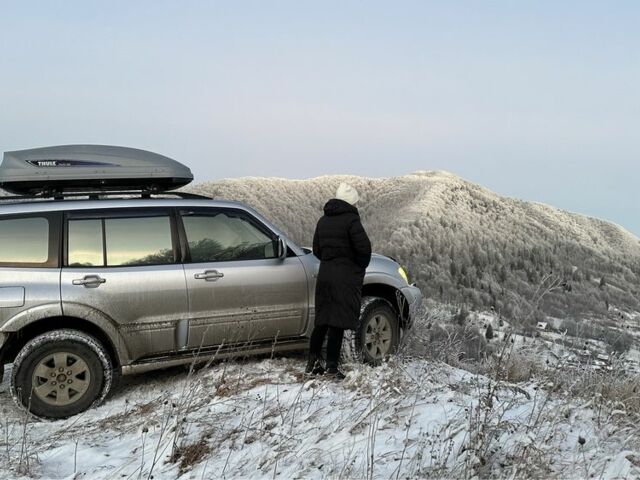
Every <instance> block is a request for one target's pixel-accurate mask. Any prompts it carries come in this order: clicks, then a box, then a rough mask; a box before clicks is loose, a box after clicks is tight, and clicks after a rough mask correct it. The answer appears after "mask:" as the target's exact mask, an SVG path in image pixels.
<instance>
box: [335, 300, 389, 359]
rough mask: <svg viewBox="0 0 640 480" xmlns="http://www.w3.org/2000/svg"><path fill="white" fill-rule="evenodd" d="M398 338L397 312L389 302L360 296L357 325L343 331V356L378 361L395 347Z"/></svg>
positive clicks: (343, 357) (344, 357)
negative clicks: (353, 328)
mask: <svg viewBox="0 0 640 480" xmlns="http://www.w3.org/2000/svg"><path fill="white" fill-rule="evenodd" d="M376 331H377V334H378V335H377V336H375V335H376ZM371 335H374V337H373V338H372V337H371ZM399 339H400V326H399V322H398V314H397V313H396V311H395V310H394V309H393V307H392V306H391V304H390V303H389V302H388V301H387V300H386V299H384V298H380V297H363V298H362V306H361V307H360V318H359V320H358V325H357V326H356V329H355V330H347V331H345V332H344V340H343V341H342V354H341V357H342V360H343V361H347V362H362V363H368V364H370V365H379V364H381V363H382V362H383V361H384V359H385V358H387V357H388V356H389V355H391V354H393V353H394V352H395V351H396V348H397V346H398V342H399ZM367 340H371V341H370V342H368V341H367Z"/></svg>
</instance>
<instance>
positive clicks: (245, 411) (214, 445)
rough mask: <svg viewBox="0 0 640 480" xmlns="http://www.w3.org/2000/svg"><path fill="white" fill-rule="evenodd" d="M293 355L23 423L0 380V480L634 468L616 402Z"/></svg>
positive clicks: (203, 373) (506, 473)
mask: <svg viewBox="0 0 640 480" xmlns="http://www.w3.org/2000/svg"><path fill="white" fill-rule="evenodd" d="M302 367H303V359H302V358H301V357H296V356H291V357H285V358H276V359H248V360H246V361H236V362H226V363H218V364H214V365H212V366H210V367H208V368H204V369H202V370H199V371H196V372H195V373H194V374H189V372H188V371H186V370H184V369H178V370H171V371H167V372H160V373H153V374H146V375H143V376H137V377H128V378H125V379H123V381H122V383H121V385H120V386H119V387H118V388H117V389H116V391H114V392H113V393H112V394H111V395H110V396H109V397H108V399H107V401H106V402H105V403H104V404H103V405H102V406H100V407H98V408H96V409H93V410H90V411H88V412H86V413H85V414H83V415H80V416H77V417H74V418H70V419H68V420H63V421H55V422H45V421H29V422H25V416H24V414H23V413H21V412H20V411H19V410H18V409H17V408H16V407H15V406H14V404H13V402H12V401H11V399H10V398H9V394H8V391H7V390H8V388H7V385H6V382H5V383H4V384H2V386H0V412H2V422H1V423H2V426H1V427H0V478H2V479H4V478H16V477H17V476H18V472H22V473H24V474H26V475H25V476H31V477H39V478H74V479H79V478H86V479H102V478H104V479H113V478H134V479H138V478H145V479H146V478H154V479H164V478H168V479H173V478H182V479H191V478H193V479H201V478H245V477H251V478H283V479H284V478H286V479H289V478H384V479H389V478H394V479H395V478H407V477H410V478H416V477H426V476H431V477H454V478H473V477H511V476H515V477H518V478H522V477H538V478H539V477H544V478H547V477H555V478H586V477H593V478H609V479H612V478H638V477H640V454H639V453H638V451H639V450H640V449H639V447H640V444H639V443H638V442H639V440H640V439H639V438H638V436H637V425H635V424H633V422H632V421H631V419H630V418H627V416H626V414H625V412H624V411H619V410H618V411H616V410H611V411H602V410H601V409H598V410H596V409H592V402H591V401H588V400H584V399H583V400H580V399H567V398H565V397H563V396H562V395H561V392H560V393H556V394H554V395H553V396H550V395H549V394H548V393H547V392H548V391H549V390H553V385H552V384H549V385H544V386H542V385H538V384H536V383H533V382H528V383H523V384H518V385H514V384H505V383H500V384H495V383H493V382H490V381H489V380H488V379H487V378H486V377H483V376H478V375H473V374H471V373H469V372H466V371H463V370H459V369H455V368H452V367H450V366H447V365H444V364H436V363H431V362H429V361H427V360H424V359H402V360H401V359H397V360H394V361H392V362H390V363H389V364H386V365H384V366H382V367H379V368H371V367H368V366H362V365H347V366H346V369H347V370H348V371H349V373H348V378H347V379H346V380H345V381H344V382H342V383H334V382H331V381H327V380H324V379H316V380H307V379H305V378H303V377H302V376H301V374H300V371H301V369H302Z"/></svg>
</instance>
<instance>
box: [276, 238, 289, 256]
mask: <svg viewBox="0 0 640 480" xmlns="http://www.w3.org/2000/svg"><path fill="white" fill-rule="evenodd" d="M276 256H277V257H278V258H279V259H280V260H284V259H285V258H287V242H285V241H284V238H282V237H278V239H277V240H276Z"/></svg>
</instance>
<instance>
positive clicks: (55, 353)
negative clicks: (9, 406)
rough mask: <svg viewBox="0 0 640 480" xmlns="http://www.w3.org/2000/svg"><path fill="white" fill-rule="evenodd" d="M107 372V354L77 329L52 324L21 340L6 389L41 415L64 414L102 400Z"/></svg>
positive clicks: (108, 378) (109, 376) (110, 374)
mask: <svg viewBox="0 0 640 480" xmlns="http://www.w3.org/2000/svg"><path fill="white" fill-rule="evenodd" d="M112 378H113V372H112V365H111V360H110V358H109V354H108V353H107V352H106V350H105V349H104V347H103V346H102V345H101V344H100V342H99V341H98V340H96V339H95V338H93V337H92V336H90V335H87V334H86V333H83V332H80V331H77V330H67V329H64V330H55V331H52V332H48V333H45V334H42V335H39V336H37V337H35V338H34V339H32V340H30V341H29V342H27V344H26V345H25V346H24V347H23V348H22V350H20V352H19V353H18V356H17V357H16V359H15V360H14V362H13V371H12V375H11V394H12V396H13V398H14V400H15V401H16V402H17V403H18V406H20V407H23V408H26V409H28V410H29V411H30V412H31V413H32V414H34V415H36V416H38V417H44V418H67V417H71V416H73V415H77V414H78V413H80V412H83V411H85V410H87V409H88V408H91V407H93V406H95V405H97V404H99V403H100V402H102V400H104V398H105V397H106V396H107V394H108V393H109V390H110V389H111V384H112Z"/></svg>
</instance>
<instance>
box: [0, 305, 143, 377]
mask: <svg viewBox="0 0 640 480" xmlns="http://www.w3.org/2000/svg"><path fill="white" fill-rule="evenodd" d="M56 317H57V318H59V317H75V318H81V319H83V320H84V321H86V322H89V323H91V324H93V325H94V326H96V327H98V328H99V329H100V330H101V331H102V332H104V334H105V335H106V336H107V337H108V338H109V340H110V342H111V344H112V345H113V347H114V349H115V351H116V355H118V360H119V362H120V364H121V365H127V364H128V363H129V362H130V356H129V351H128V349H127V346H126V344H125V342H124V340H123V339H122V336H121V335H120V332H119V331H118V329H117V326H116V325H117V324H116V323H115V322H114V321H113V319H111V318H109V317H108V316H107V315H105V314H104V313H102V312H100V311H99V310H95V309H93V308H91V307H88V306H87V305H82V304H77V303H65V304H64V308H63V309H61V308H60V303H59V302H57V303H50V304H45V305H38V306H37V307H33V308H30V309H28V310H24V311H22V312H20V313H19V314H18V315H16V316H14V317H12V318H10V319H9V320H7V321H6V322H5V323H4V324H3V325H2V327H1V328H0V339H4V337H6V335H4V334H5V333H13V332H17V331H19V330H22V329H23V328H25V327H27V326H29V325H32V324H34V323H36V322H39V321H42V320H46V319H48V318H56ZM0 343H1V342H0Z"/></svg>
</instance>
